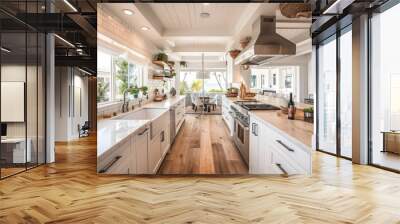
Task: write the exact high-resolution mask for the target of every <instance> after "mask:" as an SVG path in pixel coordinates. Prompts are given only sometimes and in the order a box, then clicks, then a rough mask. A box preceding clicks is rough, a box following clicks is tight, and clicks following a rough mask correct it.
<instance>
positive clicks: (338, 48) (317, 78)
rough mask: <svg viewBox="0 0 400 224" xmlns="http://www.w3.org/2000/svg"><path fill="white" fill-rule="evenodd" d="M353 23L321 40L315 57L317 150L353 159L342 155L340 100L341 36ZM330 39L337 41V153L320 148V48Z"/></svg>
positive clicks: (339, 28)
mask: <svg viewBox="0 0 400 224" xmlns="http://www.w3.org/2000/svg"><path fill="white" fill-rule="evenodd" d="M351 25H352V23H350V24H347V25H346V26H344V27H339V26H337V27H336V28H337V30H336V32H335V33H334V34H332V35H330V36H328V37H326V38H325V39H323V40H321V41H319V42H318V43H317V44H316V59H315V62H316V99H317V100H316V103H315V106H316V111H317V113H316V121H315V123H316V149H317V151H320V152H323V153H326V154H329V155H333V156H337V157H340V158H344V159H347V160H352V158H349V157H347V156H343V155H342V153H341V117H340V109H341V108H340V102H341V101H340V100H341V97H340V91H341V89H340V80H341V63H340V37H341V36H342V35H343V34H344V33H346V32H349V31H350V30H348V29H349V27H351ZM330 39H332V40H330ZM330 41H336V52H335V53H336V153H332V152H328V151H325V150H323V149H320V147H319V128H320V127H319V119H320V117H319V113H318V111H319V103H318V102H319V88H320V87H319V81H320V80H319V48H320V45H321V43H324V42H330Z"/></svg>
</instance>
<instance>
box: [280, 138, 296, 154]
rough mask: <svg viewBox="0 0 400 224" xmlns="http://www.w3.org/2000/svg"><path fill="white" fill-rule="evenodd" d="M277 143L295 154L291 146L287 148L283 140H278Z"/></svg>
mask: <svg viewBox="0 0 400 224" xmlns="http://www.w3.org/2000/svg"><path fill="white" fill-rule="evenodd" d="M276 142H278V143H279V144H280V145H282V146H283V147H284V148H285V149H286V150H288V151H289V152H294V149H292V148H290V147H289V146H287V145H286V144H285V143H283V142H282V141H281V140H276Z"/></svg>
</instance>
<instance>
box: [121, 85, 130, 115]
mask: <svg viewBox="0 0 400 224" xmlns="http://www.w3.org/2000/svg"><path fill="white" fill-rule="evenodd" d="M127 95H128V90H125V92H124V103H123V104H122V113H124V112H127V111H129V99H127Z"/></svg>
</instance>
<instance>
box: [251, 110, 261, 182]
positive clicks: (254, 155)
mask: <svg viewBox="0 0 400 224" xmlns="http://www.w3.org/2000/svg"><path fill="white" fill-rule="evenodd" d="M258 125H259V122H258V121H257V120H255V119H254V118H253V117H250V134H249V135H250V136H249V173H251V174H257V173H258V172H259V171H260V169H259V165H258V155H259V146H258V145H259V141H260V136H258V134H257V132H256V128H257V126H258Z"/></svg>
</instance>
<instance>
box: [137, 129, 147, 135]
mask: <svg viewBox="0 0 400 224" xmlns="http://www.w3.org/2000/svg"><path fill="white" fill-rule="evenodd" d="M148 130H149V128H146V129H144V130H143V131H142V133H139V135H143V134H144V133H146V132H147V131H148Z"/></svg>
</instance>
